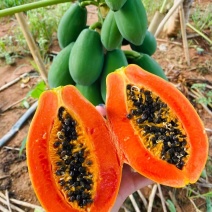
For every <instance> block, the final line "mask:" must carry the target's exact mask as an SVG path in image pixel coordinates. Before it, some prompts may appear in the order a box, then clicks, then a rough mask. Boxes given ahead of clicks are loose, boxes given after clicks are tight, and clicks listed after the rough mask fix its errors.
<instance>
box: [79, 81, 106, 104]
mask: <svg viewBox="0 0 212 212" xmlns="http://www.w3.org/2000/svg"><path fill="white" fill-rule="evenodd" d="M75 86H76V87H77V89H78V90H79V91H80V93H81V94H82V95H83V96H84V97H85V98H86V99H87V100H88V101H90V102H91V103H92V104H93V105H99V104H102V103H103V100H102V96H101V90H100V82H99V80H97V81H96V82H94V83H93V84H91V85H88V86H87V85H78V84H76V85H75Z"/></svg>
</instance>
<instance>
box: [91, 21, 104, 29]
mask: <svg viewBox="0 0 212 212" xmlns="http://www.w3.org/2000/svg"><path fill="white" fill-rule="evenodd" d="M101 27H102V23H100V22H99V21H98V22H95V23H93V24H92V25H90V27H89V29H93V30H95V29H96V28H101Z"/></svg>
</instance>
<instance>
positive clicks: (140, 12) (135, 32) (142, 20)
mask: <svg viewBox="0 0 212 212" xmlns="http://www.w3.org/2000/svg"><path fill="white" fill-rule="evenodd" d="M115 20H116V24H117V26H118V29H119V31H120V33H121V35H122V36H123V38H125V39H126V40H128V41H129V42H130V43H132V44H134V45H141V44H142V42H143V40H144V37H145V34H146V30H147V14H146V10H145V8H144V6H143V4H142V2H141V0H127V2H126V3H125V4H124V6H123V7H122V8H121V9H120V10H118V11H117V12H115Z"/></svg>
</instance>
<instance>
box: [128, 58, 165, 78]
mask: <svg viewBox="0 0 212 212" xmlns="http://www.w3.org/2000/svg"><path fill="white" fill-rule="evenodd" d="M130 63H133V64H136V65H138V66H140V67H141V68H143V69H144V70H146V71H148V72H150V73H152V74H155V75H157V76H159V77H161V78H163V79H165V80H167V81H168V79H167V77H166V75H165V73H164V71H163V69H162V68H161V66H160V65H159V64H158V62H157V61H156V60H154V59H153V58H152V57H151V56H149V55H148V54H140V57H138V58H134V59H131V60H130Z"/></svg>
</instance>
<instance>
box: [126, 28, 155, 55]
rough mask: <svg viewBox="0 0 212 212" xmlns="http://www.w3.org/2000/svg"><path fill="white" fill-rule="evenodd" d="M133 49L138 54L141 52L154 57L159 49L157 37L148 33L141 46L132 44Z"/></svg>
mask: <svg viewBox="0 0 212 212" xmlns="http://www.w3.org/2000/svg"><path fill="white" fill-rule="evenodd" d="M130 46H131V48H132V49H133V50H135V51H137V52H141V53H144V54H148V55H150V56H151V55H153V54H154V53H155V51H156V49H157V41H156V39H155V36H154V35H153V34H152V33H151V32H150V31H148V30H147V31H146V34H145V37H144V41H143V43H142V44H141V45H140V46H136V45H134V44H130Z"/></svg>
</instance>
